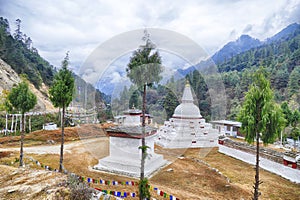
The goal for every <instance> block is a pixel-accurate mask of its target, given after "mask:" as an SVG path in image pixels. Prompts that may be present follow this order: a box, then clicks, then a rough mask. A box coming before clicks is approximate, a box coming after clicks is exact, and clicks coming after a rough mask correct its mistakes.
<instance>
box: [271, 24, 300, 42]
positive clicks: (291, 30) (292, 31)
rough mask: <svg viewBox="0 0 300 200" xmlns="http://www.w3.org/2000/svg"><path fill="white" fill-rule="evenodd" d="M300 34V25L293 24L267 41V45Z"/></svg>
mask: <svg viewBox="0 0 300 200" xmlns="http://www.w3.org/2000/svg"><path fill="white" fill-rule="evenodd" d="M299 33H300V24H298V23H293V24H290V25H288V26H287V27H285V28H284V29H282V30H281V31H280V32H278V33H276V34H275V35H274V36H273V37H271V38H268V39H267V40H266V42H267V43H271V42H274V41H279V40H287V39H289V38H290V37H293V36H294V35H296V34H299Z"/></svg>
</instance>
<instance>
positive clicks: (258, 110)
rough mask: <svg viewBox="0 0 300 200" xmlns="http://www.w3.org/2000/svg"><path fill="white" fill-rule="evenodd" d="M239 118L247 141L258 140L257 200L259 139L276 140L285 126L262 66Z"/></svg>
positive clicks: (256, 188)
mask: <svg viewBox="0 0 300 200" xmlns="http://www.w3.org/2000/svg"><path fill="white" fill-rule="evenodd" d="M238 120H239V121H240V122H242V127H241V132H242V133H245V139H246V141H247V142H249V143H253V142H254V141H255V142H256V165H255V172H256V173H255V183H254V187H253V188H254V193H253V200H257V199H258V197H259V196H260V192H259V185H260V184H261V183H262V182H261V181H260V179H259V141H260V140H262V141H263V143H264V144H268V143H271V142H274V140H275V139H276V138H277V137H278V136H279V134H280V132H281V130H282V128H283V126H284V118H283V114H282V111H281V109H280V107H279V106H277V105H276V104H275V102H274V95H273V92H272V90H271V87H270V82H269V81H268V80H267V79H266V76H265V71H264V70H263V69H262V68H260V69H259V70H257V71H256V72H255V73H254V74H253V83H252V84H251V86H250V88H249V90H248V92H247V94H246V96H245V101H244V103H243V106H242V109H241V111H240V113H239V116H238Z"/></svg>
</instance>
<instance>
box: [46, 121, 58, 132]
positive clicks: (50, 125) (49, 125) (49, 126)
mask: <svg viewBox="0 0 300 200" xmlns="http://www.w3.org/2000/svg"><path fill="white" fill-rule="evenodd" d="M43 129H44V130H46V131H49V130H57V125H56V124H55V123H52V122H51V123H47V124H43Z"/></svg>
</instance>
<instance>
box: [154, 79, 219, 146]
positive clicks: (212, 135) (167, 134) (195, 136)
mask: <svg viewBox="0 0 300 200" xmlns="http://www.w3.org/2000/svg"><path fill="white" fill-rule="evenodd" d="M156 143H157V144H158V145H160V146H162V147H165V148H190V147H194V148H197V147H214V146H217V145H218V131H217V130H216V129H213V128H212V125H211V124H209V123H206V122H205V119H204V118H203V117H202V115H201V114H200V109H199V107H198V106H196V105H195V104H194V98H193V94H192V90H191V86H190V84H189V83H188V82H187V83H186V85H185V88H184V91H183V95H182V99H181V104H180V105H178V106H177V107H176V109H175V111H174V114H173V115H172V117H171V118H170V119H169V120H168V121H165V122H164V125H163V126H161V127H160V128H159V130H158V138H157V140H156Z"/></svg>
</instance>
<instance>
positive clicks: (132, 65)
mask: <svg viewBox="0 0 300 200" xmlns="http://www.w3.org/2000/svg"><path fill="white" fill-rule="evenodd" d="M144 33H145V36H144V37H143V40H144V41H146V44H145V45H144V46H141V47H140V48H139V49H137V50H136V51H134V52H133V55H132V57H131V58H130V61H129V63H128V65H127V68H126V71H127V76H128V77H129V79H130V81H131V82H132V83H134V84H136V85H137V86H138V88H140V89H141V88H143V89H142V91H143V92H142V93H143V109H142V115H143V118H142V127H143V129H142V130H143V133H142V134H143V135H142V146H141V147H140V149H141V150H142V158H141V174H140V185H141V187H139V190H140V200H142V199H144V198H149V196H148V194H149V193H148V192H145V190H144V189H146V188H144V187H147V186H146V184H143V183H145V182H147V181H146V180H145V172H144V171H145V169H144V167H145V159H146V155H147V146H146V141H145V112H146V88H147V86H151V85H152V84H153V83H158V82H159V81H160V80H161V78H162V77H161V76H160V73H161V72H162V70H163V69H162V66H161V57H160V55H159V52H158V51H154V49H155V45H154V44H153V43H152V42H151V40H150V38H149V37H150V35H149V33H148V32H147V30H145V32H144Z"/></svg>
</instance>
